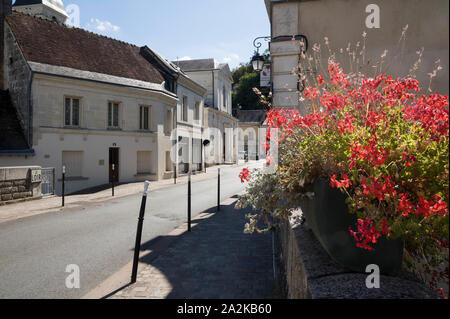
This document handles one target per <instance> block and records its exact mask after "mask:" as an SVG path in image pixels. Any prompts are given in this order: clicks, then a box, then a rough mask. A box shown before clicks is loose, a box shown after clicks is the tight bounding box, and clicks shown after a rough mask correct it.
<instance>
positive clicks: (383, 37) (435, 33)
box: [265, 0, 449, 110]
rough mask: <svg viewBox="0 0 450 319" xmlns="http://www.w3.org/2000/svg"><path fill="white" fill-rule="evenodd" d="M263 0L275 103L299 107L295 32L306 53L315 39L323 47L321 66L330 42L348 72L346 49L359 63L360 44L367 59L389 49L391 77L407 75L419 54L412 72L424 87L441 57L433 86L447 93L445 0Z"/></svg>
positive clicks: (298, 54) (315, 71)
mask: <svg viewBox="0 0 450 319" xmlns="http://www.w3.org/2000/svg"><path fill="white" fill-rule="evenodd" d="M265 4H266V7H267V11H268V15H269V19H270V23H271V36H272V41H271V43H270V54H271V60H272V83H273V93H274V94H273V104H274V106H276V107H289V108H300V110H301V109H302V102H301V101H300V94H299V92H300V91H301V86H302V83H301V81H299V78H298V76H297V75H296V74H294V73H293V70H294V71H295V70H297V66H298V65H299V63H301V62H302V54H301V53H302V52H301V51H302V49H303V48H304V47H302V46H301V44H300V38H299V37H297V38H295V40H293V37H294V36H297V35H304V36H306V38H307V39H308V43H309V48H308V54H312V52H313V50H312V48H313V46H314V44H318V45H320V46H321V55H322V60H321V63H322V65H327V59H328V56H329V54H328V47H329V49H330V50H331V52H335V53H336V56H337V57H338V58H339V56H340V54H341V52H343V54H344V55H345V57H346V58H345V59H341V60H339V62H341V64H342V66H343V68H344V70H345V71H347V72H348V71H350V70H351V67H350V62H349V60H350V59H349V58H348V54H349V53H352V52H355V54H356V58H355V60H357V59H359V60H360V61H359V62H362V57H360V51H361V50H362V47H363V45H364V43H365V45H366V56H365V62H368V61H378V60H380V57H381V56H382V55H384V53H385V50H387V51H386V54H387V59H390V62H389V61H388V60H386V61H387V62H386V63H385V66H386V67H385V68H384V69H383V71H384V72H387V73H389V75H391V76H394V77H401V76H406V75H408V73H409V72H410V70H411V68H413V66H414V64H415V63H416V61H418V59H419V58H420V59H421V64H420V68H419V69H418V70H417V72H416V76H417V79H418V80H419V81H420V82H421V84H423V85H424V89H425V90H427V89H428V83H429V81H430V76H429V74H430V73H433V72H434V70H435V69H436V68H437V66H436V61H437V60H439V64H440V65H441V67H442V68H443V70H442V71H441V72H438V73H437V76H436V77H435V78H434V79H433V84H432V88H431V89H432V91H437V92H440V93H442V94H448V92H449V87H448V76H449V74H448V70H449V54H448V53H449V52H448V48H449V30H448V21H449V13H448V12H449V2H448V1H447V0H414V1H411V0H396V1H392V0H380V1H376V5H374V4H375V3H374V2H373V1H370V0H316V1H292V0H265ZM406 29H407V31H406ZM403 31H406V33H405V35H406V40H405V39H403V40H402V41H399V40H400V38H401V37H402V33H403ZM363 33H364V34H365V36H366V38H365V39H364V38H363V36H362V34H363ZM325 38H327V39H328V41H326V40H325ZM364 41H365V42H364ZM326 42H328V46H327V43H326ZM358 43H359V46H357V45H358ZM399 43H400V45H399ZM349 45H350V47H349ZM316 48H317V47H316ZM347 48H349V51H348V52H347ZM422 48H423V53H422V55H421V56H420V57H419V54H420V52H421V51H422ZM356 51H357V52H356ZM388 62H389V63H388ZM353 63H354V62H353ZM388 64H389V65H388ZM371 70H372V71H373V68H372V69H371ZM372 71H371V72H372ZM323 72H326V70H325V71H324V70H319V69H315V68H313V69H312V70H308V75H309V76H319V73H323ZM299 88H300V89H299Z"/></svg>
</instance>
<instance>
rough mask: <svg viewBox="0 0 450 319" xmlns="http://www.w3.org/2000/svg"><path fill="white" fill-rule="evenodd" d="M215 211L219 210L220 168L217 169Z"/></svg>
mask: <svg viewBox="0 0 450 319" xmlns="http://www.w3.org/2000/svg"><path fill="white" fill-rule="evenodd" d="M217 173H218V174H217V211H218V212H220V168H218V169H217Z"/></svg>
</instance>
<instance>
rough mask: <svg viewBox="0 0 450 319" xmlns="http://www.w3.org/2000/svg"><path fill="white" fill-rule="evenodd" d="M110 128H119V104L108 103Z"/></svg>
mask: <svg viewBox="0 0 450 319" xmlns="http://www.w3.org/2000/svg"><path fill="white" fill-rule="evenodd" d="M108 127H110V128H119V103H113V102H109V103H108Z"/></svg>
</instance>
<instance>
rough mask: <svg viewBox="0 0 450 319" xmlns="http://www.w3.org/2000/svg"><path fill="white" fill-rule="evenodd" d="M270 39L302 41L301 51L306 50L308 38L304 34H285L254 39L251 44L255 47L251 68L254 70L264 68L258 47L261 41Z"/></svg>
mask: <svg viewBox="0 0 450 319" xmlns="http://www.w3.org/2000/svg"><path fill="white" fill-rule="evenodd" d="M263 40H264V41H266V42H269V41H272V42H278V41H288V40H294V41H300V42H301V43H302V51H303V52H306V51H307V50H308V38H307V37H306V36H304V35H301V34H300V35H296V36H287V35H282V36H278V37H275V38H272V37H258V38H256V39H255V40H253V46H254V47H255V48H256V51H255V55H254V56H253V58H252V61H251V62H252V67H253V70H255V71H256V72H261V71H262V69H263V68H264V63H265V61H264V57H262V56H261V55H260V54H259V48H261V46H262V41H263Z"/></svg>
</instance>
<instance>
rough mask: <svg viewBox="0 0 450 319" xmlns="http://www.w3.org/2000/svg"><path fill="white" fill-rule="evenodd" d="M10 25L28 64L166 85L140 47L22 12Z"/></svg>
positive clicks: (11, 19)
mask: <svg viewBox="0 0 450 319" xmlns="http://www.w3.org/2000/svg"><path fill="white" fill-rule="evenodd" d="M6 21H7V22H8V25H9V26H10V27H11V30H12V32H13V33H14V36H15V37H16V40H17V42H18V44H19V46H20V48H21V50H22V52H23V54H24V56H25V59H26V60H27V61H32V62H38V63H42V64H49V65H54V66H61V67H67V68H72V69H77V70H83V71H89V72H95V73H101V74H108V75H112V76H117V77H122V78H128V79H134V80H139V81H144V82H149V83H157V84H161V83H162V82H164V77H163V75H162V73H161V72H160V71H159V70H158V68H156V67H155V66H154V65H152V64H151V63H150V62H149V61H147V60H146V59H145V58H144V57H143V56H142V55H141V54H140V50H141V48H140V47H138V46H135V45H132V44H129V43H125V42H122V41H118V40H114V39H111V38H107V37H104V36H101V35H98V34H94V33H91V32H88V31H86V30H82V29H78V28H71V27H67V26H65V25H63V24H59V23H57V22H53V21H50V20H46V19H41V18H37V17H33V16H31V15H27V14H23V13H19V12H14V13H13V14H11V15H9V16H8V17H7V18H6Z"/></svg>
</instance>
